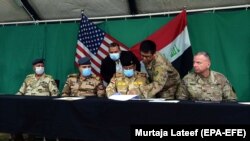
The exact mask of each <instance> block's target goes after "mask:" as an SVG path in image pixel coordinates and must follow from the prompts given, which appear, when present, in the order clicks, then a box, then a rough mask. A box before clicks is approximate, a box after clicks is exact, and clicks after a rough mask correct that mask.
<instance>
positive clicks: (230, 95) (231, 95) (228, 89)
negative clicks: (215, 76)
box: [222, 78, 237, 101]
mask: <svg viewBox="0 0 250 141" xmlns="http://www.w3.org/2000/svg"><path fill="white" fill-rule="evenodd" d="M222 91H223V96H222V98H223V100H228V101H237V96H236V94H235V92H234V91H233V89H232V86H231V84H230V83H229V81H228V80H227V79H226V78H225V83H224V87H223V89H222Z"/></svg>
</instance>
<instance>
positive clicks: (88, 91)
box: [62, 57, 105, 97]
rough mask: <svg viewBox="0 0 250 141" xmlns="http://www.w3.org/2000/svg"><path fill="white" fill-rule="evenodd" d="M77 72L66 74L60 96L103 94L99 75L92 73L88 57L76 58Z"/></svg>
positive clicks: (103, 90)
mask: <svg viewBox="0 0 250 141" xmlns="http://www.w3.org/2000/svg"><path fill="white" fill-rule="evenodd" d="M78 64H79V67H78V69H79V73H75V74H70V75H68V79H67V81H66V83H65V85H64V88H63V90H62V96H96V95H97V96H99V97H102V96H104V95H105V89H104V86H103V84H102V80H101V79H100V77H98V76H96V75H94V74H92V72H91V62H90V59H89V58H88V57H84V58H81V59H79V60H78Z"/></svg>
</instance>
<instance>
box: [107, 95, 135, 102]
mask: <svg viewBox="0 0 250 141" xmlns="http://www.w3.org/2000/svg"><path fill="white" fill-rule="evenodd" d="M136 98H138V95H121V94H114V95H111V96H110V97H109V99H112V100H119V101H127V100H131V99H136Z"/></svg>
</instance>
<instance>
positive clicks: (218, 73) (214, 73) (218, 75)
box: [211, 71, 225, 78]
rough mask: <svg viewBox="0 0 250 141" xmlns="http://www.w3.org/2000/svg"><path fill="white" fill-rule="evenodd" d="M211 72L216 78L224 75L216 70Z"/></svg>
mask: <svg viewBox="0 0 250 141" xmlns="http://www.w3.org/2000/svg"><path fill="white" fill-rule="evenodd" d="M211 73H213V75H214V76H215V77H216V78H224V77H225V76H224V75H223V74H222V73H220V72H216V71H211Z"/></svg>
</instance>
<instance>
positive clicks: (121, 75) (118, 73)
mask: <svg viewBox="0 0 250 141" xmlns="http://www.w3.org/2000/svg"><path fill="white" fill-rule="evenodd" d="M114 76H115V77H123V74H122V73H121V72H116V73H115V74H114Z"/></svg>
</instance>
